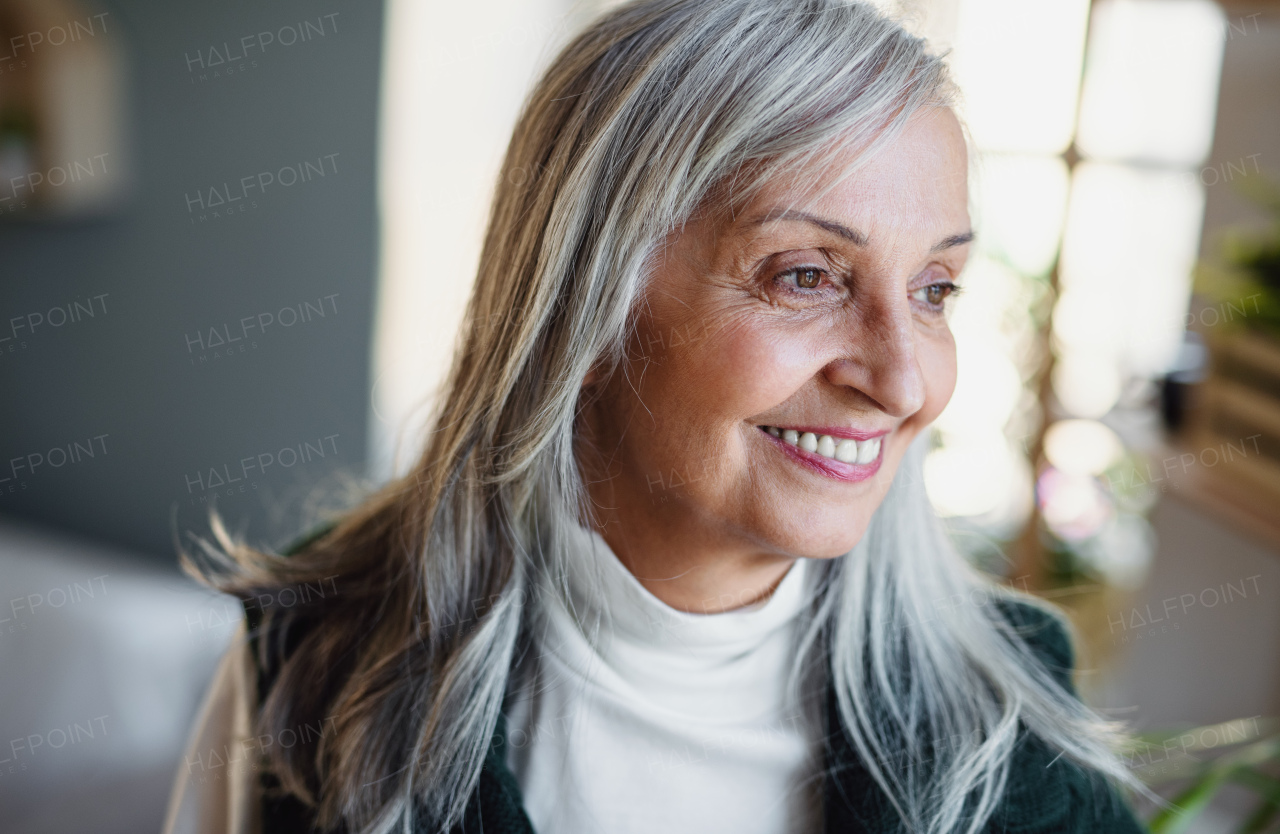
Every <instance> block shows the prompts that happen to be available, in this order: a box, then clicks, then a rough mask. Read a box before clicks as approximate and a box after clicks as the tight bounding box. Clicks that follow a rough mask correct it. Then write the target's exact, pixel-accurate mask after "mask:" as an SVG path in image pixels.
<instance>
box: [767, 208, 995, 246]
mask: <svg viewBox="0 0 1280 834" xmlns="http://www.w3.org/2000/svg"><path fill="white" fill-rule="evenodd" d="M779 220H788V221H792V222H800V223H808V224H810V225H812V226H817V227H818V228H819V229H822V230H823V231H827V232H830V233H831V234H833V235H838V236H839V237H842V238H844V239H845V240H847V241H849V242H851V243H852V244H853V245H854V246H866V245H867V236H866V235H865V234H863V233H862V232H860V231H858V230H857V229H851V228H849V227H848V226H846V225H844V224H843V223H837V222H836V221H834V220H828V219H826V218H824V217H818V216H816V215H813V214H808V213H807V212H803V211H794V210H790V209H784V210H779V211H771V212H766V213H765V214H763V215H762V216H760V217H758V218H756V219H755V220H750V221H748V222H747V225H748V226H760V225H763V224H765V223H773V222H776V221H779ZM972 241H973V232H972V231H967V232H961V233H959V234H955V235H951V236H950V237H946V238H943V239H942V240H940V241H938V243H936V244H934V245H933V247H932V248H931V249H930V250H929V253H930V254H935V255H936V254H937V253H939V252H943V251H945V250H947V249H952V248H954V247H956V246H963V245H964V244H966V243H970V242H972Z"/></svg>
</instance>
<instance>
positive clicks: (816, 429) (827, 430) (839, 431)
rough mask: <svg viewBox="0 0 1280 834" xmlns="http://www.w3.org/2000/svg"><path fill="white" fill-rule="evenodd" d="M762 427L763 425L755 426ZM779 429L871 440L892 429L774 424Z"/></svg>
mask: <svg viewBox="0 0 1280 834" xmlns="http://www.w3.org/2000/svg"><path fill="white" fill-rule="evenodd" d="M757 428H760V429H763V428H765V426H757ZM774 428H775V429H778V430H780V431H795V432H796V433H798V434H804V433H805V432H813V433H814V434H816V435H817V436H818V437H822V435H824V434H829V435H831V436H832V437H838V438H840V439H841V440H871V439H872V438H875V437H884V436H885V435H886V434H888V433H889V432H890V431H892V429H881V430H880V431H863V430H861V429H844V428H840V427H839V426H774Z"/></svg>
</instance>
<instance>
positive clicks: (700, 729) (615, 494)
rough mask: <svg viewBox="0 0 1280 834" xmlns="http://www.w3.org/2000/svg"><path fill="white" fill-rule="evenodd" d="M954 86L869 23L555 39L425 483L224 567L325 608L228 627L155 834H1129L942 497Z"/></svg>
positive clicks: (1100, 759)
mask: <svg viewBox="0 0 1280 834" xmlns="http://www.w3.org/2000/svg"><path fill="white" fill-rule="evenodd" d="M949 96H950V88H949V85H948V81H947V78H946V74H945V71H944V68H943V65H942V64H941V63H940V62H939V60H938V59H937V58H936V57H935V56H932V55H930V54H928V53H927V52H926V51H925V49H924V44H923V43H922V42H921V41H919V40H918V39H916V38H914V37H912V36H910V35H909V34H907V33H906V32H904V31H903V30H902V29H901V28H899V27H898V26H897V25H896V24H894V23H893V22H890V21H888V20H886V19H885V18H883V17H881V16H880V15H879V14H878V13H877V12H876V11H875V10H874V9H873V8H872V7H871V6H870V5H868V4H865V3H857V2H840V1H839V0H642V2H635V3H630V4H628V5H624V6H621V7H619V8H617V9H616V10H614V11H612V12H610V13H608V14H607V15H606V16H604V17H603V18H602V19H600V20H599V21H597V22H596V23H595V24H594V25H592V26H590V27H589V28H588V29H587V30H586V31H585V32H584V33H583V34H582V35H580V36H579V37H578V38H577V39H576V40H574V41H573V42H572V43H571V44H570V45H569V46H568V47H566V48H565V49H564V51H563V52H562V53H561V54H560V55H559V57H558V58H557V59H556V60H555V61H554V62H553V64H552V65H551V67H550V69H549V70H548V71H547V72H546V75H545V76H544V77H543V78H542V80H541V81H540V83H539V84H538V85H537V87H536V88H535V90H534V91H533V93H532V95H531V97H530V99H529V101H528V103H527V105H526V107H525V110H524V113H523V115H522V116H521V118H520V120H519V123H518V125H517V127H516V130H515V134H514V136H513V138H512V141H511V145H510V148H509V150H508V153H507V157H506V161H505V164H504V167H503V170H502V176H501V179H500V185H499V187H498V191H497V194H496V197H495V201H494V205H493V212H492V216H491V218H490V221H489V227H488V232H487V235H486V237H485V242H484V250H483V255H482V257H481V261H480V267H479V272H478V274H477V276H476V282H475V288H474V292H473V295H472V298H471V302H470V306H469V309H468V315H467V318H466V323H465V327H464V331H463V336H462V339H461V342H460V346H459V349H458V353H457V355H456V357H455V358H454V363H453V367H452V372H451V375H450V377H449V380H448V382H447V386H446V389H445V392H444V395H443V397H442V400H441V405H440V406H439V411H438V414H437V416H436V419H435V421H434V427H433V430H432V431H431V434H430V436H429V438H428V439H427V443H426V451H425V453H424V455H423V456H422V459H421V461H420V462H419V463H418V464H417V466H416V468H415V469H414V470H413V471H412V472H411V473H410V474H409V475H408V476H406V477H404V478H402V479H400V480H398V481H396V482H395V483H393V484H391V485H390V486H388V487H386V488H385V489H383V490H382V491H381V492H379V493H378V494H377V495H376V496H374V497H373V498H371V499H370V500H368V501H367V502H366V503H364V504H363V505H362V506H360V507H358V508H357V509H355V510H354V511H352V512H350V513H348V514H347V515H345V516H343V517H342V518H340V519H338V520H337V521H336V522H335V523H334V524H332V525H330V526H328V527H326V528H324V529H322V530H320V531H318V532H317V533H316V534H315V535H313V536H311V537H310V538H309V539H308V540H307V541H304V542H303V543H301V544H300V545H298V546H296V547H295V548H293V549H292V552H290V553H289V554H286V555H283V556H277V555H269V554H265V553H261V552H257V551H254V550H251V549H249V548H247V547H245V546H243V545H238V544H236V543H234V542H232V541H230V540H229V539H228V538H227V537H226V536H225V534H222V533H221V532H220V534H219V535H220V539H221V541H220V547H219V548H217V549H214V548H208V549H207V550H206V552H205V553H204V557H205V558H203V559H202V560H201V565H202V567H203V569H204V571H205V574H206V576H208V577H210V578H211V581H213V582H214V584H216V585H217V586H218V587H220V588H222V589H224V590H228V591H230V592H233V593H236V594H239V595H241V596H242V597H244V598H246V599H247V600H250V601H252V600H262V599H265V600H275V599H278V598H279V597H280V596H281V594H280V592H281V591H283V590H286V589H294V588H297V587H299V586H302V585H304V584H313V583H321V584H324V583H327V585H325V586H326V587H331V588H332V590H333V593H328V594H324V595H321V596H322V598H320V597H317V595H314V594H312V595H309V596H310V598H311V600H312V601H311V603H310V604H309V605H305V606H303V605H294V606H291V607H287V608H286V607H283V606H274V607H273V606H272V605H271V604H269V603H266V604H262V605H254V604H250V605H247V606H246V607H247V610H248V614H249V616H248V624H249V630H248V632H247V634H246V640H245V642H244V644H243V645H241V646H239V647H238V648H236V649H234V650H233V651H232V652H231V653H229V654H228V656H227V658H226V660H224V663H223V666H222V668H221V670H220V672H219V674H218V677H217V679H216V680H215V683H214V686H213V689H212V691H211V693H210V696H209V699H208V703H207V706H206V707H205V710H204V714H203V717H202V718H201V723H200V725H199V726H198V728H197V733H196V737H195V739H194V740H193V742H192V747H191V750H190V752H189V753H188V755H187V757H186V762H185V764H184V765H183V767H182V768H181V773H180V777H179V783H178V785H177V787H176V789H175V795H174V802H173V804H172V806H171V810H170V819H169V824H168V825H169V830H171V831H214V830H217V831H261V832H267V834H269V832H275V831H289V832H295V831H346V832H390V831H415V832H427V831H432V832H435V831H476V832H485V834H495V832H500V833H503V834H505V832H530V831H536V832H539V834H586V832H720V831H723V832H735V834H740V833H741V832H760V834H782V833H783V832H819V831H828V832H848V831H852V832H860V831H869V832H890V831H893V832H896V831H911V832H927V833H928V834H944V832H978V831H992V832H994V831H1020V832H1050V831H1052V832H1097V831H1110V832H1133V831H1138V830H1140V829H1139V826H1138V825H1137V823H1136V822H1135V820H1134V817H1133V815H1132V812H1131V811H1130V810H1129V809H1128V808H1127V807H1126V805H1125V803H1124V801H1123V800H1122V799H1121V798H1120V791H1119V789H1118V788H1120V787H1126V786H1127V787H1129V788H1132V787H1135V783H1134V780H1133V778H1132V776H1131V775H1130V774H1129V773H1128V771H1127V770H1126V769H1125V767H1124V766H1123V763H1122V761H1121V760H1120V759H1119V758H1118V756H1117V755H1116V753H1115V752H1114V750H1115V749H1116V744H1117V742H1119V741H1120V740H1121V736H1120V735H1119V733H1118V730H1117V728H1115V727H1113V726H1111V725H1109V724H1107V723H1106V722H1103V721H1102V720H1101V719H1100V718H1099V717H1098V716H1097V715H1095V714H1094V713H1093V712H1091V711H1090V710H1089V709H1087V708H1086V707H1085V706H1083V705H1082V704H1081V702H1080V701H1079V700H1078V699H1077V698H1076V697H1075V695H1074V692H1073V690H1072V684H1071V678H1070V672H1071V664H1072V654H1071V648H1070V643H1069V641H1068V638H1067V633H1066V631H1065V630H1064V628H1063V625H1062V622H1061V620H1060V618H1059V616H1058V615H1057V614H1056V613H1053V612H1051V611H1050V610H1049V609H1048V608H1047V607H1045V606H1044V605H1043V604H1042V603H1037V602H1034V601H1033V600H1031V599H1030V598H1029V597H1022V596H1019V595H1018V594H1016V593H1014V592H1012V591H1009V590H1007V589H1004V588H1002V587H999V586H997V585H996V584H994V583H992V582H991V581H990V580H987V579H985V578H982V577H981V576H979V575H978V574H976V573H975V572H974V571H972V570H971V569H970V568H969V567H968V566H967V565H966V564H965V563H964V561H963V560H962V559H961V558H960V557H959V556H958V555H957V554H956V552H955V551H954V550H953V549H952V548H951V547H950V546H949V544H948V542H947V539H946V538H945V536H944V534H943V532H942V531H941V529H940V526H939V523H938V521H937V519H936V517H935V516H934V515H933V513H932V511H931V509H930V507H929V505H928V503H927V501H926V498H925V496H924V493H923V490H922V487H921V477H920V473H921V458H922V454H923V452H924V449H925V442H926V440H925V435H924V430H925V428H926V427H927V426H928V425H929V424H930V422H932V421H933V420H934V418H936V417H937V416H938V414H939V412H941V411H942V409H943V407H944V406H945V405H946V403H947V401H948V399H949V397H950V395H951V392H952V388H953V385H954V382H955V374H956V356H955V346H954V343H953V341H952V337H951V334H950V331H949V329H948V325H947V313H946V311H947V307H948V304H949V298H950V297H951V296H952V295H954V294H955V292H956V291H957V280H958V276H959V274H960V272H961V269H962V267H963V265H964V263H965V258H966V255H967V253H968V248H969V243H970V240H971V238H972V234H971V232H970V222H969V216H968V211H967V200H968V197H967V191H966V171H967V153H966V147H965V142H964V139H963V134H962V131H961V128H960V126H959V124H958V122H957V120H956V117H955V116H954V115H953V113H952V111H951V109H950V108H949V101H950V99H949ZM455 278H457V276H446V275H436V276H430V280H432V281H445V280H453V279H455ZM424 280H426V279H425V278H424ZM313 586H314V585H313ZM308 730H310V732H308ZM215 759H216V760H217V761H219V762H225V768H226V769H225V770H224V771H221V772H212V771H215V770H216V768H217V767H219V766H221V765H219V766H215V765H213V762H214V761H215ZM237 765H239V766H238V767H237Z"/></svg>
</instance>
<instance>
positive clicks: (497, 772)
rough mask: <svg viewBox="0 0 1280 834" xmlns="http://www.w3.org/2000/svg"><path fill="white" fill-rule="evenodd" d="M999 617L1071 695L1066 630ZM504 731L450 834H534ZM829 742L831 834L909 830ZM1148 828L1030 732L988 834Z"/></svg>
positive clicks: (296, 812) (834, 721) (1008, 610)
mask: <svg viewBox="0 0 1280 834" xmlns="http://www.w3.org/2000/svg"><path fill="white" fill-rule="evenodd" d="M314 538H316V536H308V537H307V539H305V540H304V541H302V542H300V543H299V545H296V546H295V547H294V548H291V550H296V549H300V547H302V546H305V544H307V543H308V542H309V541H311V540H314ZM245 608H246V616H247V620H248V625H249V640H250V648H251V650H252V652H253V657H255V658H256V657H258V656H259V655H258V652H257V648H258V626H259V624H260V619H261V611H260V609H256V608H252V607H251V606H248V605H246V607H245ZM1001 610H1002V611H1003V612H1004V613H1005V615H1006V616H1007V618H1008V619H1009V620H1010V622H1011V623H1012V624H1013V625H1014V626H1015V627H1016V628H1017V629H1018V631H1019V632H1020V633H1021V634H1022V635H1023V638H1024V639H1025V640H1026V642H1027V645H1028V646H1030V647H1031V649H1032V650H1033V651H1034V652H1035V653H1036V655H1037V656H1038V657H1039V658H1040V659H1041V660H1042V661H1043V662H1044V664H1045V666H1046V667H1047V668H1048V670H1049V671H1050V672H1051V673H1052V674H1053V676H1054V677H1055V678H1056V679H1057V680H1058V682H1059V683H1061V684H1062V685H1063V686H1065V687H1067V688H1068V689H1069V690H1071V691H1072V692H1074V688H1073V685H1072V682H1071V669H1072V662H1073V661H1072V650H1071V643H1070V641H1069V639H1068V637H1067V633H1066V631H1065V630H1064V629H1063V628H1062V626H1061V625H1060V624H1059V623H1058V622H1057V621H1056V620H1054V619H1053V618H1052V617H1051V616H1049V615H1048V614H1046V613H1044V612H1043V611H1041V610H1039V609H1037V608H1033V607H1031V606H1029V605H1022V604H1015V605H1004V604H1002V606H1001ZM290 642H292V641H290ZM272 677H273V676H272V674H271V673H270V672H269V671H267V670H263V669H259V672H258V692H259V698H260V699H261V698H262V695H263V693H265V692H266V691H267V689H268V687H269V686H270V683H271V679H272ZM826 713H827V718H826V721H827V724H826V725H827V727H828V728H833V727H835V728H839V727H841V726H842V725H841V723H840V716H839V712H838V711H837V709H836V702H835V693H834V690H832V689H831V688H830V687H828V691H827V709H826ZM505 729H506V728H505V721H504V720H501V719H500V720H499V724H498V727H497V731H496V732H495V733H494V736H493V740H492V742H491V743H490V746H489V752H488V755H487V756H486V758H485V762H484V769H483V770H482V771H481V773H480V782H479V785H478V786H477V788H476V790H475V793H474V794H472V796H471V799H470V803H469V804H468V806H467V810H466V817H465V819H464V820H463V822H462V823H461V824H460V825H459V826H457V827H455V828H454V830H453V832H452V833H451V834H534V832H533V826H532V825H531V824H530V823H529V818H528V817H527V816H526V815H525V812H524V805H523V802H522V800H521V797H520V788H519V786H518V785H517V784H516V779H515V776H514V775H513V774H512V773H511V770H510V769H509V768H508V767H507V765H506V755H505V748H504V744H505V735H506V732H505ZM826 736H827V738H826V768H825V770H824V780H825V781H824V785H823V813H824V816H825V821H824V826H823V830H824V832H825V834H837V833H838V834H851V833H852V832H873V834H889V833H890V832H894V834H896V833H897V832H902V831H903V830H904V829H903V826H902V823H901V821H900V819H899V817H898V816H897V814H896V812H894V810H893V808H892V806H891V805H890V804H889V802H888V800H887V798H886V797H885V795H884V793H883V791H882V790H881V789H880V787H879V786H878V785H877V784H876V783H875V781H874V780H873V779H872V778H871V777H870V775H869V774H868V773H867V772H866V770H865V769H864V768H863V766H862V763H861V760H860V758H859V756H858V754H857V753H856V752H855V751H854V749H853V748H852V746H851V745H850V743H849V740H848V739H847V738H846V737H845V734H844V733H843V732H839V731H828V732H827V734H826ZM263 788H264V789H265V791H264V796H265V797H266V798H265V799H264V800H263V801H262V808H261V812H262V823H263V824H262V827H261V829H260V830H261V832H262V834H312V832H313V831H314V830H315V829H313V828H312V824H311V813H310V811H309V809H308V808H307V807H306V806H305V805H303V804H302V803H301V802H299V801H298V800H297V799H295V798H293V797H291V796H285V797H280V796H277V795H275V794H277V793H278V792H276V791H275V790H274V788H275V782H274V779H273V778H272V777H271V776H269V775H264V776H263ZM1144 830H1145V829H1144V828H1143V827H1142V826H1141V825H1140V824H1139V823H1138V821H1137V819H1136V818H1135V817H1134V815H1133V812H1132V811H1131V810H1130V809H1129V807H1128V806H1127V805H1126V804H1125V802H1124V801H1123V800H1122V799H1121V797H1120V796H1119V794H1118V793H1117V792H1116V791H1115V789H1114V788H1112V787H1111V786H1110V785H1108V784H1107V783H1106V782H1104V781H1103V780H1102V779H1101V778H1100V777H1098V776H1097V775H1096V774H1090V773H1086V772H1085V771H1084V770H1082V769H1081V768H1080V767H1078V766H1077V765H1075V764H1073V763H1071V762H1068V761H1067V760H1066V759H1064V758H1059V757H1058V754H1057V753H1056V752H1055V751H1053V750H1051V749H1049V748H1048V747H1047V746H1046V745H1045V744H1044V743H1043V742H1041V741H1040V740H1039V739H1038V738H1036V737H1034V736H1031V735H1030V734H1028V733H1026V732H1025V731H1024V732H1023V734H1022V737H1021V739H1020V740H1019V742H1018V744H1017V747H1016V750H1015V752H1014V758H1013V761H1012V763H1011V765H1010V770H1009V781H1008V783H1007V785H1006V787H1005V793H1004V796H1003V799H1002V801H1001V803H1000V806H999V809H998V810H997V812H996V813H995V815H994V816H993V817H992V818H991V819H990V820H989V821H988V823H987V825H986V826H985V827H984V828H983V831H984V832H986V833H987V834H1050V832H1052V834H1141V832H1143V831H1144ZM415 831H416V832H421V834H426V832H427V831H428V828H427V826H426V825H417V826H415ZM602 834H607V832H602ZM655 834H657V833H656V832H655Z"/></svg>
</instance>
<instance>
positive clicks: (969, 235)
mask: <svg viewBox="0 0 1280 834" xmlns="http://www.w3.org/2000/svg"><path fill="white" fill-rule="evenodd" d="M972 241H973V232H971V231H969V232H961V233H960V234H958V235H952V236H951V237H948V238H943V239H942V240H941V241H939V242H938V243H937V244H935V245H934V247H933V248H932V249H930V250H929V252H930V253H932V254H935V255H936V254H937V253H939V252H942V251H943V250H946V249H951V248H952V247H955V246H964V245H965V244H966V243H971V242H972Z"/></svg>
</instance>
